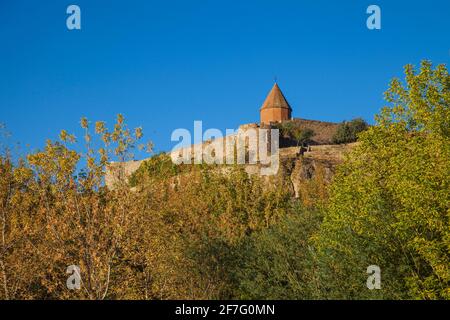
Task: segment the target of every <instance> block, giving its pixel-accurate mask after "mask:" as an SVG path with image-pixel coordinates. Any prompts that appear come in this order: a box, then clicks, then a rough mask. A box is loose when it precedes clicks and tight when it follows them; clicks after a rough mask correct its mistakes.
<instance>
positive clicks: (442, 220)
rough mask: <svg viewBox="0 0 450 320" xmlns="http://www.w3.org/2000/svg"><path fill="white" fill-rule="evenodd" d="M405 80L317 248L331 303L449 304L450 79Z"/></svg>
mask: <svg viewBox="0 0 450 320" xmlns="http://www.w3.org/2000/svg"><path fill="white" fill-rule="evenodd" d="M405 73H406V79H405V82H401V81H400V80H398V79H394V80H393V81H392V82H391V84H390V87H389V90H388V91H387V92H386V93H385V97H386V100H387V101H388V102H389V103H390V104H391V106H387V107H384V108H383V109H382V111H381V113H380V114H379V115H378V116H377V117H376V120H377V125H376V126H373V127H370V128H369V129H368V130H367V131H365V132H363V133H361V134H360V136H359V141H360V142H361V144H360V145H359V146H358V147H357V148H356V149H355V151H354V152H353V153H352V154H351V155H350V156H349V158H348V159H347V160H346V161H345V163H344V164H343V165H342V166H341V167H340V168H339V170H338V173H337V175H336V176H335V179H334V183H333V184H332V187H331V198H330V205H329V208H328V212H327V213H326V215H325V218H324V222H323V224H322V227H321V231H320V236H319V237H318V240H317V244H318V248H319V249H320V252H321V257H322V259H321V261H322V263H323V268H322V270H323V278H322V285H323V287H324V288H323V291H324V292H328V294H329V297H332V298H415V299H450V256H449V252H450V251H449V249H450V242H449V239H450V227H449V213H450V194H449V192H448V191H449V189H450V178H449V174H448V173H449V172H450V141H449V132H450V131H449V123H450V122H449V120H450V108H449V105H450V91H449V85H450V78H449V74H448V71H447V69H446V67H445V66H444V65H439V66H437V67H436V68H434V69H433V68H432V64H431V63H430V62H428V61H424V62H422V65H421V68H420V70H419V71H416V70H415V69H414V67H413V66H411V65H407V66H406V67H405ZM369 265H378V266H379V267H380V268H381V274H382V284H381V286H382V290H373V291H371V290H368V289H367V288H366V287H365V281H366V279H367V274H366V268H367V267H368V266H369Z"/></svg>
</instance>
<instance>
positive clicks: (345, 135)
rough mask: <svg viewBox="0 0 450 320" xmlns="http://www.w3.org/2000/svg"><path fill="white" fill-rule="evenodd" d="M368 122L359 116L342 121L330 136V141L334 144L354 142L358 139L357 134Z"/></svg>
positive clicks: (366, 126) (364, 128)
mask: <svg viewBox="0 0 450 320" xmlns="http://www.w3.org/2000/svg"><path fill="white" fill-rule="evenodd" d="M367 128H368V124H367V122H366V121H364V120H363V119H361V118H356V119H353V120H351V121H350V122H347V121H344V122H342V123H341V124H340V125H339V126H338V128H337V130H336V133H335V134H334V136H333V138H332V142H333V143H336V144H341V143H350V142H355V141H356V140H357V139H358V134H359V133H360V132H363V131H365V130H366V129H367Z"/></svg>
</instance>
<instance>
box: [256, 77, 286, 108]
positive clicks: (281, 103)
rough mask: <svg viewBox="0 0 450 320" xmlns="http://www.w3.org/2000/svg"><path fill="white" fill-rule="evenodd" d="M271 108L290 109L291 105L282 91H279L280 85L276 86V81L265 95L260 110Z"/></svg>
mask: <svg viewBox="0 0 450 320" xmlns="http://www.w3.org/2000/svg"><path fill="white" fill-rule="evenodd" d="M271 108H281V109H289V110H292V108H291V106H290V105H289V103H288V102H287V100H286V98H285V97H284V95H283V93H282V92H281V90H280V87H278V84H276V83H275V84H274V86H273V87H272V90H270V92H269V94H268V95H267V98H266V100H265V101H264V103H263V105H262V107H261V110H263V109H271Z"/></svg>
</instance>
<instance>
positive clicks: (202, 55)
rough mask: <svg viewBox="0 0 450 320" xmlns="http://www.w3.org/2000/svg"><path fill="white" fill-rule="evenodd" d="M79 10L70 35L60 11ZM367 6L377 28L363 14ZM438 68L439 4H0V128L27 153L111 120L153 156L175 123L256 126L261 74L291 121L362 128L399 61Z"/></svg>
mask: <svg viewBox="0 0 450 320" xmlns="http://www.w3.org/2000/svg"><path fill="white" fill-rule="evenodd" d="M70 4H77V5H78V6H79V7H80V8H81V27H82V29H81V30H73V31H69V30H68V29H67V27H66V18H67V17H68V15H67V14H66V8H67V7H68V6H69V5H70ZM370 4H377V5H379V6H380V8H381V27H382V29H381V30H368V29H367V27H366V19H367V17H368V14H366V9H367V7H368V6H369V5H370ZM421 59H430V60H432V61H433V62H434V63H435V64H438V63H448V62H449V60H450V1H449V0H427V1H414V0H408V1H406V0H405V1H404V0H401V1H400V0H395V1H393V0H389V1H381V0H373V1H372V0H371V1H363V0H344V1H325V0H314V1H313V0H308V1H301V0H295V1H283V0H272V1H267V0H240V1H233V0H209V1H205V0H192V1H187V0H171V1H153V0H146V1H135V0H129V1H95V0H72V1H71V2H69V1H62V0H52V1H51V0H45V1H43V0H39V1H37V0H0V122H3V123H5V124H6V125H7V127H8V130H9V131H10V132H11V133H12V134H13V138H14V140H15V141H20V142H21V143H22V144H23V145H25V144H29V145H30V146H31V148H33V149H34V148H40V147H42V146H43V144H44V142H45V140H46V139H47V138H52V139H54V138H56V137H57V135H58V133H59V131H60V130H61V129H67V130H69V131H73V132H76V133H78V134H79V133H80V132H79V131H77V129H76V128H78V123H79V119H80V117H82V116H86V117H88V118H89V119H90V120H92V121H96V120H105V121H107V123H109V124H111V123H112V122H113V119H114V116H115V115H116V114H117V113H123V114H124V115H125V117H126V118H127V122H128V123H129V125H130V126H133V127H134V126H142V127H143V128H144V133H146V136H147V138H149V139H151V140H153V141H154V143H155V145H156V149H157V150H170V149H171V148H172V147H173V146H174V145H175V144H176V142H171V141H170V135H171V133H172V131H173V130H174V129H176V128H187V129H192V128H193V121H194V120H202V121H203V125H204V128H218V129H220V130H222V131H223V132H225V129H226V128H237V126H238V125H239V124H243V123H250V122H257V121H258V120H259V108H260V106H261V104H262V102H263V100H264V98H265V96H266V95H267V93H268V91H269V90H270V89H271V87H272V85H273V81H274V80H273V79H274V76H276V77H277V79H278V84H279V85H280V87H281V89H282V90H283V92H284V94H285V96H286V98H287V99H288V101H289V102H290V104H291V106H292V107H293V115H294V117H301V118H306V119H317V120H325V121H342V120H345V119H347V120H348V119H351V118H354V117H358V116H361V117H363V118H365V119H366V120H368V121H369V122H372V121H373V116H374V114H375V113H376V112H378V110H379V109H380V108H381V107H382V106H383V95H382V94H383V92H384V91H385V90H386V88H387V85H388V82H389V80H390V79H391V78H392V77H394V76H402V67H403V65H405V64H407V63H413V64H419V62H420V60H421Z"/></svg>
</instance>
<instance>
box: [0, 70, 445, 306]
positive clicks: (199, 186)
mask: <svg viewBox="0 0 450 320" xmlns="http://www.w3.org/2000/svg"><path fill="white" fill-rule="evenodd" d="M405 72H406V79H405V81H400V80H397V79H394V80H393V81H392V83H391V85H390V88H389V90H388V91H387V92H386V99H387V101H388V103H389V104H390V106H388V107H385V108H383V110H382V111H381V113H380V114H379V115H378V116H377V118H376V120H377V124H376V125H374V126H371V127H370V128H368V129H367V130H366V131H364V132H362V133H360V134H359V135H358V140H359V141H360V144H359V145H358V146H357V147H356V149H355V150H354V152H352V153H351V154H350V155H349V156H348V158H347V159H346V160H345V162H344V163H343V164H342V166H340V167H339V169H338V172H337V174H336V176H335V178H334V180H333V182H332V184H331V186H328V185H324V186H323V188H327V189H329V190H328V192H327V194H329V197H328V199H327V200H326V201H325V202H322V201H321V202H318V203H315V204H314V205H311V203H308V204H305V203H302V202H301V201H299V200H295V199H292V197H291V195H290V194H289V192H288V191H287V190H288V188H287V186H286V185H284V183H288V182H282V181H281V182H278V183H277V184H275V185H273V186H271V187H268V186H267V184H265V183H264V181H262V180H261V178H258V177H257V176H249V175H247V174H246V173H245V171H244V170H243V169H242V168H241V167H239V166H236V167H234V166H227V167H224V168H223V170H217V167H208V166H196V165H192V166H185V167H179V166H174V165H173V164H172V163H171V162H170V159H168V157H167V156H166V155H164V154H161V155H158V156H156V157H154V158H152V160H150V161H149V162H147V163H145V164H144V165H143V166H142V167H141V169H140V170H139V171H138V172H137V173H136V174H135V175H134V176H133V177H132V181H131V183H132V185H133V186H134V187H133V188H130V185H129V183H128V181H127V180H126V179H125V176H124V172H120V170H121V168H120V167H118V168H117V170H118V171H119V172H118V177H119V179H118V180H117V182H116V186H115V188H114V189H112V190H110V189H107V188H105V187H104V181H103V180H104V173H105V169H106V166H107V163H108V162H109V161H111V160H119V161H124V160H127V159H129V158H131V157H132V156H133V155H132V153H133V150H134V148H135V147H137V145H138V142H139V140H141V138H142V136H143V135H142V131H141V129H140V128H137V129H136V130H134V131H132V130H129V129H128V128H127V127H126V125H125V124H124V119H123V117H122V116H119V117H118V119H117V123H116V124H115V126H114V128H113V130H112V131H108V129H107V128H106V125H105V124H104V123H103V122H97V123H96V124H95V128H93V131H94V132H95V134H91V128H90V123H89V122H88V121H87V119H82V122H81V125H82V128H83V130H84V131H85V132H84V135H85V137H84V140H85V146H86V150H85V152H83V153H80V152H76V151H74V150H75V147H74V146H73V143H75V142H76V141H75V137H74V136H73V135H70V134H68V133H67V132H65V131H63V132H62V133H61V141H59V142H52V141H48V142H47V145H46V147H45V149H44V150H42V151H40V152H36V153H33V154H29V155H28V156H27V157H26V158H24V159H21V160H19V161H12V159H11V157H10V156H9V153H8V152H7V151H5V152H3V154H2V156H0V299H179V298H184V299H216V298H221V299H242V298H243V299H247V298H252V299H330V298H338V299H366V298H368V299H372V298H373V299H389V298H395V299H450V267H449V266H450V261H449V259H450V224H449V219H450V207H449V204H450V202H449V200H450V199H449V194H450V193H449V190H450V177H449V172H450V141H449V139H450V112H449V104H450V93H449V85H450V77H449V75H448V71H447V69H446V68H445V66H443V65H439V66H437V67H436V68H434V69H433V68H432V66H431V64H430V63H429V62H424V63H423V64H422V66H421V69H420V70H419V71H416V70H414V68H413V67H412V66H409V65H408V66H406V68H405ZM96 137H97V138H98V139H95V138H96ZM97 140H98V141H97ZM99 141H101V142H102V143H103V146H102V147H101V148H98V149H95V150H94V148H93V146H94V145H99ZM140 147H143V146H140ZM80 166H82V167H84V169H83V170H81V171H80V170H79V168H80ZM319 181H320V180H319ZM70 265H77V266H79V267H80V271H81V279H82V282H81V289H80V290H69V289H68V288H67V287H66V280H67V278H68V276H69V275H70V274H67V273H66V270H67V267H68V266H70ZM369 265H378V266H380V268H381V289H380V290H376V289H375V290H369V289H368V288H367V287H366V280H367V277H368V274H367V273H366V270H367V267H368V266H369Z"/></svg>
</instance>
